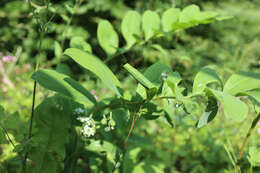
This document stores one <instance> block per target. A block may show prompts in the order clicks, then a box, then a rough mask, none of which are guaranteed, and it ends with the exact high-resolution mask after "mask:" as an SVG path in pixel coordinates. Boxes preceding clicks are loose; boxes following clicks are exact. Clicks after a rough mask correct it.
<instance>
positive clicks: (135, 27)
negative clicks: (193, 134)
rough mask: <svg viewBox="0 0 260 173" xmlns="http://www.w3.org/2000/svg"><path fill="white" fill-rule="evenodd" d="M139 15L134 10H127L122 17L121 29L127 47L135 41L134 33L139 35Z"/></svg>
mask: <svg viewBox="0 0 260 173" xmlns="http://www.w3.org/2000/svg"><path fill="white" fill-rule="evenodd" d="M141 20H142V19H141V15H140V14H139V13H138V12H136V11H129V12H127V14H126V15H125V17H124V18H123V21H122V24H121V31H122V34H123V37H124V39H125V40H126V43H127V48H130V47H131V46H133V45H134V44H135V43H136V38H135V37H134V34H135V35H137V36H139V37H141Z"/></svg>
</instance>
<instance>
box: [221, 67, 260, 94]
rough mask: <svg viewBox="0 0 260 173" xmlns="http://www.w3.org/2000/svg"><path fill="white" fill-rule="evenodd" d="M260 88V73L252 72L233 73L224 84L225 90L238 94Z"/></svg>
mask: <svg viewBox="0 0 260 173" xmlns="http://www.w3.org/2000/svg"><path fill="white" fill-rule="evenodd" d="M258 88H260V74H259V73H252V72H242V71H241V72H238V73H236V74H233V75H232V76H231V77H230V78H229V79H228V81H227V82H226V84H225V86H224V92H226V93H229V94H231V95H237V94H239V93H240V92H246V91H249V90H253V89H258Z"/></svg>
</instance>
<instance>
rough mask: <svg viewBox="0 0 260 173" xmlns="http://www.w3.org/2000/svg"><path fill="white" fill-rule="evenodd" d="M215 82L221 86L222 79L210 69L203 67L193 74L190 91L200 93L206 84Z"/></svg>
mask: <svg viewBox="0 0 260 173" xmlns="http://www.w3.org/2000/svg"><path fill="white" fill-rule="evenodd" d="M213 82H216V83H218V84H220V85H221V86H222V81H221V79H220V78H219V76H218V74H217V73H216V72H215V71H214V70H212V69H210V68H204V69H202V70H201V71H200V72H199V73H197V75H196V76H195V79H194V83H193V89H192V93H193V94H194V95H195V94H200V93H201V92H203V90H204V89H205V88H206V86H207V84H209V83H213Z"/></svg>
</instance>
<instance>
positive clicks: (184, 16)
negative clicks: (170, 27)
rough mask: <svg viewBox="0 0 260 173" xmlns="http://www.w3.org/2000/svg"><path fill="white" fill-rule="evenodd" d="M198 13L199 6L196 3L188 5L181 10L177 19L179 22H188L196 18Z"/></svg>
mask: <svg viewBox="0 0 260 173" xmlns="http://www.w3.org/2000/svg"><path fill="white" fill-rule="evenodd" d="M199 13H200V8H199V7H198V6H197V5H189V6H187V7H185V8H184V9H183V10H182V12H181V14H180V19H179V21H180V22H181V23H190V22H192V21H193V20H195V19H196V16H198V15H199Z"/></svg>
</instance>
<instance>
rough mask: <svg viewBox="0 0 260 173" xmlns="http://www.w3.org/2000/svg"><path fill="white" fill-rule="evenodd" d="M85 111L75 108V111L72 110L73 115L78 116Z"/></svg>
mask: <svg viewBox="0 0 260 173" xmlns="http://www.w3.org/2000/svg"><path fill="white" fill-rule="evenodd" d="M84 112H85V111H84V109H82V108H76V109H75V110H74V114H77V115H79V114H82V113H84Z"/></svg>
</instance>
